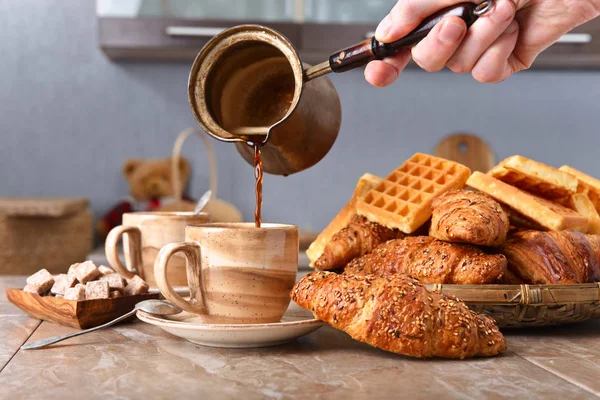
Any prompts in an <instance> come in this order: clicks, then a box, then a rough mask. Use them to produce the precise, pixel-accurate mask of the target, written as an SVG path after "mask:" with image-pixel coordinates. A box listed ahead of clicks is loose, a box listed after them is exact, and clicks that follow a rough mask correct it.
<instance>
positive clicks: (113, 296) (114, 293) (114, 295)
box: [110, 290, 123, 299]
mask: <svg viewBox="0 0 600 400" xmlns="http://www.w3.org/2000/svg"><path fill="white" fill-rule="evenodd" d="M122 296H123V295H122V294H121V292H120V291H118V290H111V291H110V298H111V299H116V298H117V297H122Z"/></svg>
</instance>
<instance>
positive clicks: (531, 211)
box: [467, 172, 588, 232]
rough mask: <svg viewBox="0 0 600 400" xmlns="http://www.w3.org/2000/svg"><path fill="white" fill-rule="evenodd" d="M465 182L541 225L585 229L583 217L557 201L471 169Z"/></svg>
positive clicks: (586, 223)
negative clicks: (556, 202)
mask: <svg viewBox="0 0 600 400" xmlns="http://www.w3.org/2000/svg"><path fill="white" fill-rule="evenodd" d="M467 185H469V186H471V187H472V188H475V189H477V190H479V191H481V192H484V193H487V194H488V195H490V196H491V197H493V198H494V199H496V200H497V201H499V202H500V203H503V204H506V205H507V206H509V207H510V208H512V209H513V210H515V211H517V212H518V213H520V214H523V215H524V216H526V217H527V218H529V219H531V220H532V221H534V222H536V223H538V224H540V225H541V226H543V227H545V228H548V229H551V230H557V231H562V230H565V229H577V230H580V231H583V232H585V231H587V229H588V219H587V218H586V217H584V216H581V215H579V214H578V213H576V212H575V211H573V210H571V209H568V208H566V207H563V206H561V205H559V204H555V203H553V202H551V201H549V200H546V199H543V198H541V197H538V196H535V195H533V194H530V193H527V192H524V191H522V190H520V189H517V188H516V187H514V186H510V185H509V184H507V183H504V182H502V181H501V180H498V179H496V178H494V177H492V176H490V175H486V174H482V173H480V172H475V173H473V175H471V177H470V178H469V180H468V181H467Z"/></svg>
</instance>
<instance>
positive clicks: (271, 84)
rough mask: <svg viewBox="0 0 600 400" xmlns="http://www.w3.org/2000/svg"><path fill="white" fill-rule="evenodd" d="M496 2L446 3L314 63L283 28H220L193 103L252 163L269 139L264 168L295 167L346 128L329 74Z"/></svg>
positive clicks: (195, 83) (321, 153)
mask: <svg viewBox="0 0 600 400" xmlns="http://www.w3.org/2000/svg"><path fill="white" fill-rule="evenodd" d="M492 7H493V0H485V1H483V2H482V3H480V4H474V3H461V4H458V5H455V6H452V7H448V8H445V9H443V10H441V11H439V12H437V13H436V14H434V15H432V16H430V17H429V18H428V19H426V20H425V21H423V23H421V25H420V26H419V27H417V28H416V29H415V30H413V31H412V32H411V33H409V34H408V35H407V36H405V37H404V38H402V39H400V40H398V41H396V42H393V43H382V42H378V41H377V40H376V39H375V37H373V38H371V39H368V40H366V41H364V42H361V43H358V44H356V45H354V46H350V47H348V48H347V49H344V50H340V51H338V52H336V53H334V54H333V55H331V56H330V57H329V59H328V60H327V61H326V62H323V63H321V64H318V65H316V66H314V67H313V66H310V65H308V64H304V63H302V61H301V60H300V57H299V56H298V52H297V51H296V49H295V48H294V46H293V45H292V44H291V43H290V41H289V40H288V39H286V38H285V37H284V36H283V35H282V34H280V33H279V32H277V31H275V30H273V29H270V28H266V27H264V26H258V25H241V26H236V27H233V28H231V29H227V30H225V31H223V32H221V33H220V34H218V35H216V36H215V37H214V38H213V39H211V40H210V41H209V42H208V43H207V44H206V46H204V48H203V49H202V50H201V51H200V53H199V54H198V56H197V57H196V60H195V61H194V64H193V66H192V70H191V72H190V77H189V82H188V100H189V103H190V107H191V109H192V112H193V114H194V117H195V118H196V120H197V121H198V123H199V124H200V126H201V127H202V129H204V130H205V131H206V132H207V133H208V134H209V135H211V136H212V137H214V138H216V139H219V140H222V141H225V142H234V143H235V144H236V148H237V150H238V152H239V153H240V154H241V155H242V157H243V158H244V159H245V160H246V161H247V162H248V163H250V164H251V165H252V164H253V163H254V150H253V148H252V147H251V146H248V144H256V143H264V145H263V146H262V148H261V152H262V160H263V168H264V171H265V172H268V173H270V174H275V175H289V174H293V173H295V172H299V171H302V170H304V169H307V168H310V167H311V166H313V165H315V164H316V163H317V162H319V161H320V160H321V159H322V158H323V157H325V155H326V154H327V153H328V152H329V150H330V149H331V147H332V146H333V143H334V142H335V139H336V138H337V134H338V132H339V129H340V124H341V114H342V111H341V104H340V100H339V96H338V93H337V91H336V90H335V87H334V86H333V84H332V83H331V81H330V80H329V79H328V78H327V77H323V75H325V74H327V73H329V72H345V71H349V70H351V69H354V68H356V67H359V66H362V65H365V64H367V63H368V62H370V61H372V60H375V59H383V58H386V57H389V56H391V55H394V54H396V53H397V52H398V51H399V50H400V49H402V48H406V47H410V46H413V45H415V44H416V43H418V42H419V41H421V39H423V38H424V37H425V36H427V34H428V33H429V31H431V29H433V27H434V26H435V25H437V24H438V23H439V22H440V21H441V20H442V19H443V18H444V17H446V16H458V17H460V18H462V19H463V20H464V21H465V23H466V24H467V26H468V27H469V26H471V25H472V24H473V23H474V22H475V21H476V20H477V19H478V18H479V16H481V15H483V14H485V13H486V12H488V11H489V10H490V9H491V8H492ZM318 77H321V78H320V79H315V78H318Z"/></svg>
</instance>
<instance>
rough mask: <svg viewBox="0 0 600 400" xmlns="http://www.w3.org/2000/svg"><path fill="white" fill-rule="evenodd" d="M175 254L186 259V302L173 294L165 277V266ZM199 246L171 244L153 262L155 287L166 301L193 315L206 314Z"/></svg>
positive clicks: (186, 243)
mask: <svg viewBox="0 0 600 400" xmlns="http://www.w3.org/2000/svg"><path fill="white" fill-rule="evenodd" d="M176 253H183V254H184V255H185V258H186V259H187V268H188V285H189V287H190V300H189V301H188V300H186V299H184V298H183V297H181V296H180V295H178V294H177V292H175V290H174V289H173V286H171V284H170V283H169V279H168V277H167V265H168V264H169V260H170V259H171V257H172V256H173V255H174V254H176ZM200 268H201V265H200V245H199V244H197V243H192V242H180V243H171V244H167V245H166V246H164V247H163V248H162V249H160V251H159V252H158V256H157V257H156V260H155V261H154V279H156V285H157V286H158V289H159V290H160V293H162V295H163V296H165V298H166V299H167V300H169V301H170V302H171V303H172V304H174V305H176V306H177V307H179V308H181V309H182V310H185V311H188V312H191V313H194V314H206V308H205V307H204V301H203V299H202V290H201V289H200V287H198V285H201V282H200V279H201V277H200Z"/></svg>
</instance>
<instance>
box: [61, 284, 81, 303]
mask: <svg viewBox="0 0 600 400" xmlns="http://www.w3.org/2000/svg"><path fill="white" fill-rule="evenodd" d="M63 299H65V300H76V301H80V300H85V286H83V285H82V284H81V283H78V284H77V285H75V287H72V288H68V289H67V290H65V295H64V297H63Z"/></svg>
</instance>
